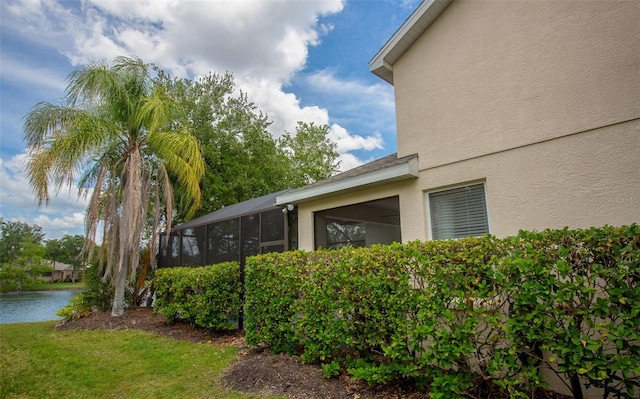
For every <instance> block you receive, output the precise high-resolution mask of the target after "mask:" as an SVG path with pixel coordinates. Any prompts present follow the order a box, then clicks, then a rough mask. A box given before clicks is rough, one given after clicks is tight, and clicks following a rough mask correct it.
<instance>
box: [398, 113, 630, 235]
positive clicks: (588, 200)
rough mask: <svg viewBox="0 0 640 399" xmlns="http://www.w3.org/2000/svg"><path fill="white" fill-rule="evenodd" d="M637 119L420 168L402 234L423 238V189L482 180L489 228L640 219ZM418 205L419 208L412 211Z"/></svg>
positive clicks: (502, 231)
mask: <svg viewBox="0 0 640 399" xmlns="http://www.w3.org/2000/svg"><path fill="white" fill-rule="evenodd" d="M638 165H640V119H638V120H635V121H632V122H628V123H623V124H618V125H614V126H609V127H606V128H602V129H597V130H593V131H590V132H586V133H581V134H576V135H573V136H568V137H562V138H558V139H554V140H549V141H546V142H543V143H539V144H536V145H529V146H524V147H520V148H517V149H513V150H510V151H504V152H498V153H495V154H492V155H488V156H483V157H479V158H475V159H471V160H466V161H462V162H458V163H454V164H449V165H447V166H442V167H435V168H431V169H427V170H423V171H421V172H420V177H419V179H418V181H417V182H416V184H417V187H416V188H415V193H416V195H410V194H405V195H404V197H401V199H402V198H404V201H402V200H401V202H400V205H401V207H400V212H401V215H402V216H403V218H402V226H401V227H402V239H403V241H405V242H406V241H410V240H414V239H421V240H425V239H428V238H429V236H428V230H429V229H430V227H429V226H427V225H426V218H425V209H426V195H427V193H428V192H429V191H431V190H438V189H442V188H446V187H449V186H456V185H459V184H463V183H469V182H476V181H485V182H486V191H487V202H488V204H487V206H488V213H489V224H490V229H491V233H492V234H495V235H497V236H500V237H504V236H508V235H512V234H516V233H517V232H518V230H520V229H528V230H544V229H546V228H562V227H564V226H569V227H571V228H585V227H590V226H602V225H605V224H609V225H614V226H616V225H623V224H630V223H633V222H640V169H639V166H638ZM419 209H421V210H420V211H417V210H419Z"/></svg>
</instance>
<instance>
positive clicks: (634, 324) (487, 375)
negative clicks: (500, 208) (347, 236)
mask: <svg viewBox="0 0 640 399" xmlns="http://www.w3.org/2000/svg"><path fill="white" fill-rule="evenodd" d="M639 280H640V230H639V228H638V226H637V225H632V226H625V227H620V228H613V227H608V226H606V227H603V228H592V229H585V230H569V229H564V230H547V231H544V232H525V231H522V232H520V233H519V234H518V236H515V237H508V238H505V239H497V238H495V237H491V236H486V237H480V238H469V239H461V240H450V241H430V242H411V243H408V244H404V245H400V244H394V245H389V246H373V247H371V248H358V249H354V248H342V249H340V250H336V251H317V252H312V253H308V252H304V251H296V252H291V253H284V254H268V255H263V256H258V257H253V258H249V259H248V260H247V281H246V286H247V294H246V296H247V300H246V313H247V325H246V328H247V332H246V334H247V342H248V343H249V344H252V345H257V344H260V343H266V344H268V345H270V346H271V349H272V350H273V351H274V352H298V353H300V354H301V355H302V358H303V360H304V361H305V362H314V363H320V364H321V365H322V367H323V370H324V371H325V374H327V375H336V374H337V373H338V371H339V370H345V371H346V372H348V373H350V374H351V375H353V376H354V377H357V378H359V379H362V380H365V381H368V382H369V383H372V384H373V383H385V382H388V381H391V380H393V379H397V378H410V379H413V380H414V381H415V382H417V383H419V384H429V385H430V386H431V391H430V394H431V396H432V397H434V398H436V397H464V396H465V395H467V394H468V392H469V391H468V389H469V388H470V387H471V386H472V385H478V384H481V385H482V386H483V387H486V390H489V391H490V390H502V391H504V392H508V393H509V394H510V395H511V396H512V397H529V396H530V395H531V392H533V391H535V390H536V389H539V388H541V387H544V386H545V382H544V379H543V377H542V376H541V374H540V369H541V366H543V365H546V366H548V367H549V368H550V369H552V370H556V371H557V372H558V373H559V374H561V375H562V376H564V377H565V380H566V381H569V385H570V386H571V389H572V391H573V393H574V395H575V396H576V397H581V395H582V388H581V385H580V381H581V380H582V381H584V382H586V384H587V386H589V385H593V386H597V387H601V388H604V390H605V396H607V395H609V396H616V397H623V398H624V397H627V398H630V397H634V395H635V394H637V391H638V387H639V386H640V332H639V330H638V325H640V290H639V289H638V281H639ZM486 394H487V393H486V392H485V395H486Z"/></svg>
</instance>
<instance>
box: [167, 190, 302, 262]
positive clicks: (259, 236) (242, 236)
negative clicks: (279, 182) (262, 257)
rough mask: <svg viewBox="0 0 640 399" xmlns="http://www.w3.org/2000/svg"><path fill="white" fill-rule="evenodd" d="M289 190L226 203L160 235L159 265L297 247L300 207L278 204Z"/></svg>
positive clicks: (241, 257) (229, 258) (221, 259)
mask: <svg viewBox="0 0 640 399" xmlns="http://www.w3.org/2000/svg"><path fill="white" fill-rule="evenodd" d="M287 191H288V190H285V191H280V192H277V193H273V194H269V195H265V196H262V197H258V198H254V199H251V200H248V201H244V202H240V203H237V204H234V205H229V206H225V207H223V208H221V209H218V210H217V211H215V212H212V213H210V214H207V215H204V216H201V217H199V218H197V219H193V220H191V221H189V222H187V223H184V224H181V225H179V226H177V227H174V228H173V229H172V230H171V235H170V237H169V241H168V243H167V240H165V235H164V234H163V235H162V236H161V237H160V252H159V254H158V255H159V256H158V265H159V267H171V266H203V265H211V264H215V263H220V262H227V261H237V262H239V263H240V264H244V260H245V258H246V257H248V256H252V255H257V254H263V253H267V252H284V251H288V250H290V249H297V248H298V234H297V226H298V221H297V209H296V208H294V207H293V206H285V207H279V206H276V205H275V200H276V197H277V196H278V195H281V194H283V193H286V192H287Z"/></svg>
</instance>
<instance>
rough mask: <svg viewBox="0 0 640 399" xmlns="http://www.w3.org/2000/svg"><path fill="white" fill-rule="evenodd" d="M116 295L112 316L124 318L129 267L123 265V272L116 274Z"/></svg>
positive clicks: (119, 271)
mask: <svg viewBox="0 0 640 399" xmlns="http://www.w3.org/2000/svg"><path fill="white" fill-rule="evenodd" d="M115 283H116V284H115V295H114V297H113V306H112V307H111V316H113V317H122V316H124V291H125V289H126V284H127V267H126V266H124V265H123V267H122V269H121V270H118V271H117V272H116V276H115Z"/></svg>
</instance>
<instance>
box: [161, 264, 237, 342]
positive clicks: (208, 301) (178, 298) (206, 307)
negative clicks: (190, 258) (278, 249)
mask: <svg viewBox="0 0 640 399" xmlns="http://www.w3.org/2000/svg"><path fill="white" fill-rule="evenodd" d="M153 286H154V288H155V294H156V299H155V302H154V304H153V309H154V312H156V313H160V314H163V315H164V316H166V317H167V319H168V321H169V322H170V323H171V322H174V321H175V320H176V319H181V320H186V321H189V322H191V323H193V324H195V325H197V326H200V327H205V328H210V329H215V330H220V329H232V328H235V326H234V325H233V323H231V321H230V320H231V319H230V318H231V317H233V316H237V313H238V310H239V309H240V306H241V301H240V290H241V284H240V269H239V267H238V263H237V262H227V263H219V264H216V265H211V266H203V267H174V268H165V269H159V270H158V271H156V275H155V277H154V279H153Z"/></svg>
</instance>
